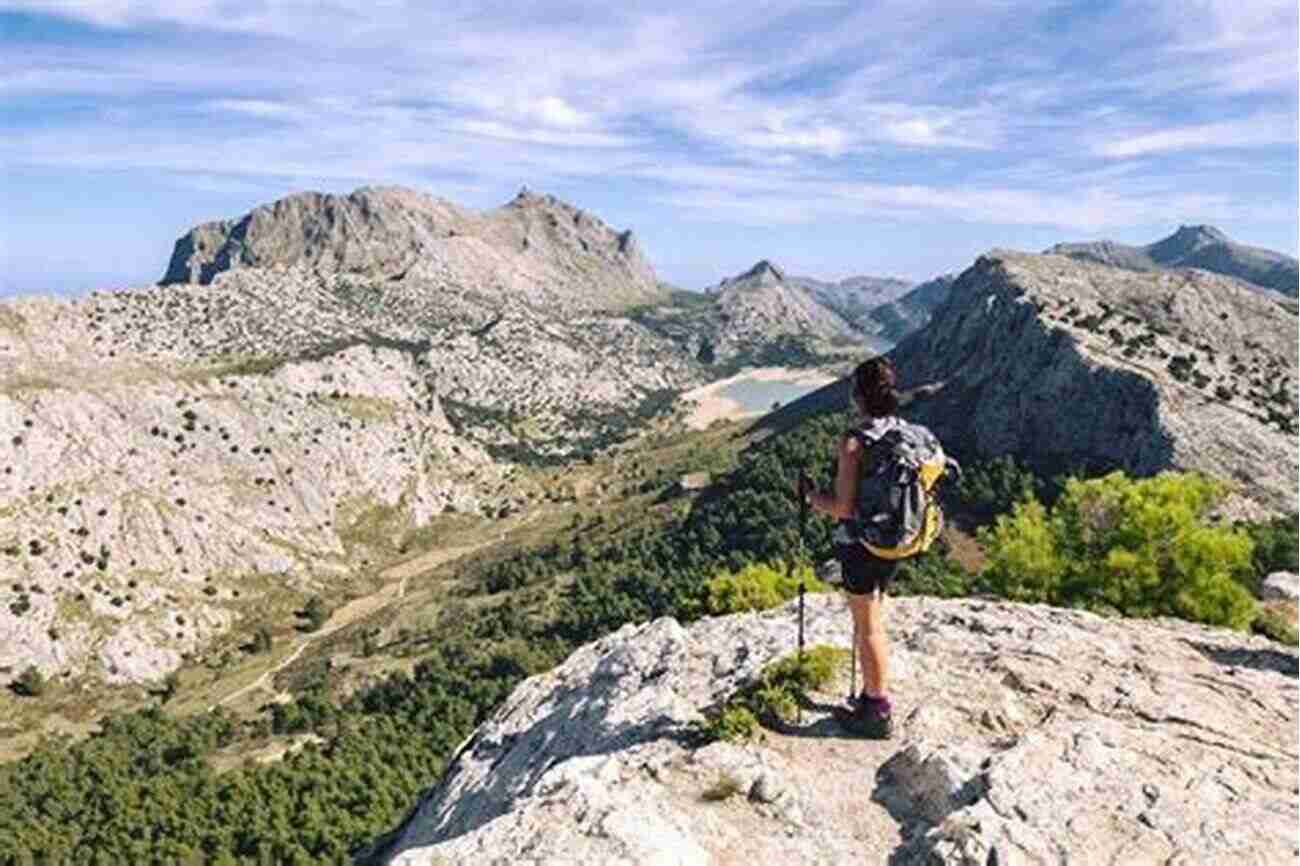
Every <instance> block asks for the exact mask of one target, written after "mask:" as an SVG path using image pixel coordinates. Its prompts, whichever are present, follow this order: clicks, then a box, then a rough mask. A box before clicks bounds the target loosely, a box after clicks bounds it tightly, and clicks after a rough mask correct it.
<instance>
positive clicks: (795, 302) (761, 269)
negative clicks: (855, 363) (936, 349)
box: [634, 259, 932, 369]
mask: <svg viewBox="0 0 1300 866" xmlns="http://www.w3.org/2000/svg"><path fill="white" fill-rule="evenodd" d="M927 285H928V284H927ZM911 288H912V287H911V284H909V283H906V282H903V281H901V280H894V279H889V278H882V277H850V278H849V279H846V280H841V281H840V282H838V283H829V282H822V281H819V280H815V279H812V278H810V277H795V276H789V275H787V274H786V273H785V272H784V271H783V270H782V269H781V268H780V267H778V266H777V265H775V264H773V263H771V262H770V261H768V260H766V259H763V260H761V261H759V262H758V263H757V264H755V265H754V266H753V267H752V268H750V269H749V270H747V271H745V272H743V273H740V274H737V275H736V276H734V277H729V278H727V279H725V280H723V281H722V282H720V283H719V284H718V285H716V286H712V287H710V288H709V289H707V290H706V291H705V292H704V293H702V294H697V293H693V292H675V293H673V295H672V298H671V299H670V302H669V303H667V304H659V305H648V306H646V307H642V308H640V309H638V310H637V311H636V313H635V316H634V318H635V319H636V321H637V322H639V323H641V324H644V325H645V326H646V327H648V328H650V329H652V330H653V331H655V332H656V333H658V334H661V335H662V336H664V337H665V338H667V339H670V340H673V341H674V342H675V343H677V344H678V345H680V346H682V348H683V351H685V352H686V353H687V354H689V355H691V356H692V357H695V358H697V359H699V360H700V361H702V362H704V363H707V364H711V365H718V366H722V367H726V368H728V369H736V368H738V367H740V366H743V365H752V366H765V365H779V364H796V365H798V364H807V363H810V362H813V361H826V360H827V359H833V358H835V357H837V356H846V357H847V356H852V357H857V356H858V355H860V354H861V351H862V350H863V349H867V350H868V351H885V350H887V349H888V348H889V347H890V346H891V345H892V344H893V342H894V341H895V340H897V339H898V338H899V337H900V336H901V335H902V334H905V333H909V332H910V331H911V330H914V329H915V328H918V327H920V326H921V325H922V324H924V320H925V317H924V315H923V314H921V313H920V312H919V310H920V308H921V307H922V306H924V305H925V304H927V303H930V302H931V299H932V294H930V293H927V294H923V295H918V296H917V298H916V299H915V300H914V301H910V302H909V301H907V300H906V299H905V298H904V296H905V295H907V294H908V291H909V290H910V289H911ZM897 305H902V306H898V309H899V310H904V309H905V310H906V312H903V313H898V312H894V311H892V310H887V308H890V307H894V306H897ZM878 311H885V312H884V313H883V314H882V318H879V319H877V318H875V317H876V315H877V312H878ZM846 353H847V354H846Z"/></svg>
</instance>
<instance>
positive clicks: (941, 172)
mask: <svg viewBox="0 0 1300 866" xmlns="http://www.w3.org/2000/svg"><path fill="white" fill-rule="evenodd" d="M1297 41H1298V31H1297V12H1296V4H1295V3H1294V0H1287V2H1278V3H1274V2H1271V0H1270V2H1254V0H1232V2H1226V0H1211V2H1201V0H1177V2H1080V3H1053V2H1028V3H1016V2H981V0H964V2H960V3H954V2H925V0H907V2H897V3H895V2H887V3H841V2H817V0H812V2H809V0H802V2H761V0H751V2H746V3H718V2H712V0H694V2H691V3H687V4H674V3H672V2H666V0H661V2H655V3H638V2H631V0H628V2H622V3H607V2H603V3H599V4H596V3H591V4H586V3H534V4H520V3H515V2H510V3H504V2H476V0H469V2H462V0H439V2H429V3H413V2H402V0H366V2H352V0H338V2H323V3H315V2H297V0H282V2H266V0H239V2H226V0H148V2H132V0H90V2H76V0H18V2H9V0H0V133H2V134H0V171H2V174H0V294H13V293H28V292H51V293H59V294H79V293H82V292H86V291H89V290H91V289H97V288H98V289H103V288H114V287H121V286H126V285H140V284H144V283H148V282H152V281H154V280H156V279H158V278H159V277H160V276H161V274H162V272H163V270H164V268H165V266H166V262H167V258H168V256H169V255H170V252H171V246H172V243H173V242H174V240H175V239H176V237H177V236H178V235H179V234H181V233H182V232H184V231H185V230H186V229H187V228H188V227H189V226H191V225H193V224H195V223H197V222H201V221H205V220H209V219H216V218H222V217H232V216H237V215H239V214H241V213H243V212H245V211H247V210H248V209H249V208H251V207H253V206H254V205H256V204H259V203H263V202H267V201H271V200H273V199H275V198H278V197H280V196H282V195H286V194H288V193H291V192H294V191H297V190H302V189H320V190H325V191H331V192H347V191H350V190H351V189H353V188H355V187H357V186H360V185H363V184H368V183H396V184H403V185H408V186H412V187H416V188H419V189H422V190H426V191H428V192H431V193H434V194H436V195H441V196H444V197H446V198H449V199H451V200H453V201H456V202H458V203H460V204H463V205H467V206H470V207H475V208H491V207H495V206H498V205H500V204H503V203H504V202H506V201H507V200H509V198H510V197H512V196H513V195H514V193H515V192H516V191H517V190H518V189H519V187H520V186H522V185H525V184H526V185H528V186H529V187H530V188H532V189H534V190H536V191H542V192H549V193H553V194H555V195H558V196H560V197H562V198H564V199H566V200H568V201H570V202H572V203H573V204H576V205H578V206H580V207H583V208H586V209H588V210H590V211H592V212H594V213H595V214H597V215H598V216H600V217H602V218H603V219H604V220H605V221H606V222H608V223H610V224H612V225H613V226H615V227H616V228H619V229H622V228H628V227H630V228H632V229H633V230H634V232H635V233H636V234H637V236H638V237H639V239H640V241H641V244H642V246H643V249H645V251H646V253H647V255H648V256H649V257H650V259H651V261H652V263H653V264H654V265H655V267H656V270H657V271H658V272H659V274H660V276H661V278H663V279H666V280H669V281H671V282H674V283H677V284H678V285H681V286H684V287H687V288H702V287H704V286H705V285H710V284H713V283H716V282H717V281H718V280H720V279H721V278H723V277H724V276H729V275H732V274H734V273H736V272H738V271H740V270H743V269H745V268H747V267H748V266H750V265H751V264H753V263H754V262H755V261H756V260H758V259H760V258H769V259H772V260H773V261H775V262H777V263H778V264H781V265H783V266H784V267H785V268H786V269H787V270H789V271H793V272H795V273H800V274H806V275H809V276H815V277H821V278H839V277H844V276H849V275H853V274H874V275H881V276H885V275H896V276H902V277H907V278H912V279H917V280H919V279H924V278H927V277H929V276H932V275H935V274H938V273H942V272H946V271H953V270H960V269H962V268H964V267H966V266H967V265H968V264H970V262H971V261H972V260H973V259H974V257H975V256H977V255H978V254H979V253H981V252H983V251H985V250H987V249H989V248H991V247H994V246H1004V247H1013V248H1019V249H1029V250H1038V249H1042V248H1044V247H1046V246H1048V245H1050V244H1052V243H1055V242H1058V241H1064V240H1091V239H1099V238H1110V239H1113V240H1119V241H1124V242H1128V243H1148V242H1150V241H1154V240H1156V239H1158V238H1160V237H1163V236H1165V235H1167V234H1169V233H1170V232H1171V231H1173V230H1174V229H1175V228H1177V227H1178V225H1180V224H1183V223H1209V224H1213V225H1216V226H1218V227H1220V228H1222V229H1223V230H1224V231H1226V232H1227V233H1228V234H1229V235H1230V236H1232V237H1233V238H1234V239H1236V240H1239V241H1242V242H1245V243H1250V244H1255V245H1258V246H1265V247H1269V248H1272V249H1276V250H1280V251H1282V252H1286V253H1288V254H1290V255H1295V254H1296V244H1297V183H1298V179H1297V131H1296V124H1297Z"/></svg>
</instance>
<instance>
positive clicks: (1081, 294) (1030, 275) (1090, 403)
mask: <svg viewBox="0 0 1300 866" xmlns="http://www.w3.org/2000/svg"><path fill="white" fill-rule="evenodd" d="M1296 328H1297V319H1296V312H1295V306H1294V304H1293V303H1292V302H1291V301H1289V300H1287V299H1284V298H1280V297H1278V296H1277V295H1275V294H1272V293H1267V294H1263V293H1260V292H1258V291H1253V290H1251V289H1249V288H1247V287H1246V286H1245V285H1244V284H1243V283H1241V282H1240V281H1239V280H1236V279H1233V278H1230V277H1225V276H1221V275H1218V274H1212V273H1208V272H1206V271H1202V270H1181V271H1158V272H1136V271H1129V270H1123V269H1119V268H1114V267H1107V266H1103V265H1098V264H1092V263H1088V262H1080V261H1077V260H1075V259H1072V258H1068V257H1065V256H1056V255H1034V254H1030V253H1017V252H1010V251H994V252H992V253H989V254H988V255H986V256H982V257H981V258H980V259H979V260H977V261H976V262H975V264H974V265H973V266H972V267H970V268H969V269H967V270H966V271H965V272H963V273H962V274H961V276H960V277H958V279H957V280H956V282H954V283H953V285H952V288H951V291H950V294H949V296H948V299H947V301H946V302H945V303H944V304H943V305H942V306H941V307H939V308H938V309H937V310H936V312H935V315H934V319H933V321H931V322H930V324H929V325H928V326H926V327H925V328H923V329H922V330H920V331H917V332H915V333H913V334H912V335H910V336H909V337H907V338H906V339H904V340H903V341H902V342H901V343H899V344H898V346H896V347H895V349H894V350H893V352H892V357H893V358H894V361H895V363H896V364H897V367H898V370H899V375H900V385H901V386H902V387H903V388H904V389H905V390H907V391H910V392H912V396H913V397H914V398H915V399H913V401H912V402H911V404H910V405H909V406H908V408H907V411H906V413H905V414H907V415H908V416H909V417H911V418H914V419H916V420H918V421H920V422H922V423H925V424H927V425H929V426H930V427H931V428H932V429H934V430H935V432H936V433H938V434H939V435H940V437H941V438H942V439H943V440H944V442H945V443H946V444H947V445H948V446H949V447H950V449H951V450H954V451H956V452H957V453H959V454H963V455H966V456H972V457H978V456H995V455H1001V454H1013V455H1016V456H1018V457H1019V458H1021V459H1023V460H1025V461H1026V462H1028V463H1030V464H1031V465H1034V466H1036V467H1037V468H1038V469H1039V470H1040V471H1043V472H1046V473H1049V474H1052V473H1056V472H1059V471H1078V470H1080V469H1088V470H1103V469H1111V468H1122V469H1125V470H1126V471H1128V472H1130V473H1131V474H1135V475H1143V476H1144V475H1151V474H1154V473H1156V472H1158V471H1160V470H1162V469H1170V468H1173V469H1197V470H1200V471H1203V472H1205V473H1207V474H1209V475H1212V476H1215V477H1217V478H1221V479H1224V480H1226V481H1229V482H1231V483H1232V484H1233V485H1234V487H1235V489H1236V491H1237V493H1238V495H1237V496H1235V497H1234V498H1233V499H1232V500H1231V503H1230V510H1231V511H1232V512H1233V513H1234V514H1238V515H1240V516H1262V515H1263V514H1267V513H1277V512H1290V511H1293V510H1294V509H1295V506H1296V500H1295V492H1296V478H1297V476H1298V474H1300V466H1298V464H1297V438H1296V432H1297V391H1296V389H1297V381H1300V373H1298V370H1297V345H1296ZM846 387H847V385H846V382H845V381H844V380H841V381H840V382H839V383H837V384H835V385H831V386H827V387H826V388H824V389H822V390H821V391H819V392H815V393H813V394H810V395H808V396H807V397H805V398H804V399H803V400H801V401H799V402H796V403H792V404H790V405H789V406H786V407H783V408H782V409H781V410H780V411H779V412H775V413H773V414H772V415H770V416H768V417H767V418H765V419H763V420H762V421H761V422H760V427H762V428H766V429H768V430H778V429H783V428H785V427H787V426H789V425H790V424H791V423H794V421H795V419H797V418H798V417H802V415H804V414H806V413H807V412H809V411H813V410H814V409H816V408H819V407H824V406H832V405H833V406H839V407H842V406H844V405H846V404H847V400H848V394H847V391H846Z"/></svg>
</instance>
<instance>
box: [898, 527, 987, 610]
mask: <svg viewBox="0 0 1300 866" xmlns="http://www.w3.org/2000/svg"><path fill="white" fill-rule="evenodd" d="M971 584H972V580H971V575H970V574H969V573H967V571H966V569H965V568H963V567H962V565H961V563H959V562H957V561H956V560H955V559H953V558H951V557H950V556H948V555H947V545H945V544H944V542H943V540H942V539H940V540H939V542H938V543H937V544H936V545H935V547H934V548H932V549H930V550H927V551H926V552H925V553H922V554H921V555H919V556H916V557H913V558H911V559H907V560H904V561H903V562H902V563H901V564H900V565H899V567H898V573H897V576H896V577H895V578H894V583H893V585H892V586H891V587H890V592H891V593H892V594H893V595H934V596H938V597H940V598H964V597H965V596H968V595H970V594H971V589H972V586H971Z"/></svg>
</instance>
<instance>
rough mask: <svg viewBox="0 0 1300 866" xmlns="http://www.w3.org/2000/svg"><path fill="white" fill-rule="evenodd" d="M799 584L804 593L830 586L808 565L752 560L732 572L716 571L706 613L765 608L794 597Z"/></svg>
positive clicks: (824, 589)
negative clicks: (753, 561)
mask: <svg viewBox="0 0 1300 866" xmlns="http://www.w3.org/2000/svg"><path fill="white" fill-rule="evenodd" d="M801 583H802V584H803V585H804V587H805V589H806V590H807V591H808V592H826V591H827V590H829V589H830V587H829V586H828V585H827V584H825V583H823V582H822V581H820V580H818V579H817V578H816V577H814V576H813V571H812V568H811V567H809V566H807V565H798V566H789V565H786V564H785V563H781V562H777V563H775V564H767V563H757V562H756V563H752V564H750V565H747V566H745V567H744V568H742V569H740V570H739V571H736V572H731V571H722V572H719V573H718V574H716V575H715V576H714V577H713V578H711V579H710V580H709V584H708V589H707V592H708V600H707V602H706V605H707V607H708V610H709V613H711V614H717V615H720V614H728V613H740V612H742V611H751V610H767V609H768V608H772V607H777V606H779V605H781V604H784V603H785V602H787V601H789V600H790V599H792V598H795V597H796V596H798V595H799V586H800V584H801Z"/></svg>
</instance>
